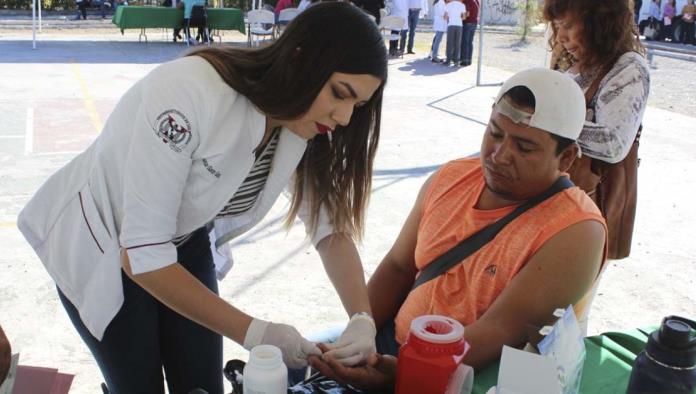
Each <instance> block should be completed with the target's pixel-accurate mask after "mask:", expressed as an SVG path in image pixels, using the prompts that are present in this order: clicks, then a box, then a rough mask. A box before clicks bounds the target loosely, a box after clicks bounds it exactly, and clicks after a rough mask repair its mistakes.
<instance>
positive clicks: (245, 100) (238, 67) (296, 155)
mask: <svg viewBox="0 0 696 394" xmlns="http://www.w3.org/2000/svg"><path fill="white" fill-rule="evenodd" d="M307 37H311V39H309V40H308V39H307ZM386 79H387V54H386V50H385V48H384V42H383V40H382V37H381V35H380V33H379V31H378V29H377V26H376V25H375V23H374V22H372V20H371V19H370V18H369V17H368V16H367V15H366V14H365V13H363V12H362V11H361V10H359V9H358V8H356V7H353V6H351V5H350V4H347V3H337V2H330V3H322V4H317V5H314V6H312V7H309V8H308V9H307V10H306V11H304V12H303V13H302V14H300V15H299V16H298V17H297V18H296V19H295V20H294V21H293V22H291V23H290V24H289V25H288V27H287V29H286V30H285V33H284V34H283V35H282V36H281V37H280V38H279V39H278V40H277V41H275V42H274V43H272V44H271V45H269V46H267V47H264V48H260V49H257V50H246V49H236V48H206V49H203V50H199V51H196V52H194V53H191V54H189V55H187V56H186V57H183V58H180V59H177V60H174V61H171V62H169V63H165V64H163V65H161V66H159V67H157V68H155V69H154V70H153V71H152V72H150V73H149V74H148V75H147V76H146V77H145V78H143V79H142V80H141V81H139V82H138V83H136V84H135V85H134V86H133V87H132V88H131V89H130V90H128V92H126V93H125V95H124V96H123V97H122V99H121V100H120V101H119V103H118V104H117V105H116V107H115V108H114V110H113V112H112V114H111V115H110V116H109V119H108V120H107V122H106V124H105V126H104V129H103V131H102V133H101V134H100V135H99V137H97V139H96V140H95V142H94V143H93V144H92V145H91V146H90V147H88V148H87V150H86V151H84V152H83V153H81V154H80V155H78V156H77V157H75V158H74V159H73V160H72V161H71V162H69V163H68V164H67V165H65V166H64V167H63V168H62V169H60V170H59V171H58V172H57V173H55V174H54V175H52V176H51V177H50V178H48V180H47V181H46V182H45V183H44V184H43V185H42V186H41V188H40V189H39V190H38V191H37V192H36V194H35V195H34V196H33V197H32V199H31V200H30V201H29V202H28V203H27V205H26V206H25V207H24V209H23V210H22V212H21V213H20V215H19V218H18V227H19V229H20V231H21V232H22V233H23V235H24V236H25V238H26V239H27V241H28V242H29V243H30V245H31V246H32V247H33V248H34V250H35V251H36V253H37V255H38V256H39V258H40V260H41V261H42V263H43V264H44V265H45V267H46V269H47V270H48V272H49V274H50V275H51V277H52V278H53V279H54V281H55V282H56V285H57V287H58V295H59V298H60V300H61V301H62V303H63V305H64V306H65V308H66V310H67V312H68V315H69V317H70V318H71V320H72V322H73V324H74V325H75V327H76V329H77V331H78V333H79V334H80V336H81V337H82V338H83V340H84V341H85V343H86V344H87V346H88V347H89V349H90V351H91V352H92V354H93V356H94V357H95V359H96V361H97V364H98V365H99V368H100V369H101V371H102V374H103V375H104V378H105V380H106V384H107V386H108V389H109V391H110V392H111V393H135V392H141V393H163V392H164V382H163V370H164V375H165V376H166V381H167V386H168V390H169V392H172V393H187V392H189V391H191V390H193V389H195V388H201V389H204V390H206V391H207V392H208V393H222V392H223V385H222V336H225V337H227V338H230V339H232V340H234V341H236V342H238V343H240V344H243V345H244V347H245V348H247V349H251V348H253V347H254V346H256V345H259V344H262V343H263V344H272V345H275V346H278V347H279V348H280V349H281V351H282V354H283V360H284V361H285V363H286V364H287V365H288V366H289V367H295V368H297V367H301V366H303V365H306V363H307V357H308V356H309V355H311V354H315V355H316V354H320V350H319V349H318V348H317V347H316V346H315V344H314V343H311V342H309V341H307V340H306V339H304V338H303V337H302V336H301V335H300V333H299V332H298V331H297V330H296V329H295V328H293V327H292V326H290V325H286V324H278V323H271V322H268V321H263V320H260V319H256V318H253V317H252V316H250V315H248V314H246V313H245V312H243V311H241V310H239V309H237V308H235V307H234V306H232V305H231V304H229V303H228V302H226V301H225V300H224V299H222V298H221V297H219V296H218V295H217V282H216V275H217V276H222V275H224V273H225V271H226V270H227V269H229V263H228V260H229V259H230V258H231V254H230V249H229V243H228V242H227V241H229V240H230V239H232V238H234V237H236V236H238V235H241V234H243V233H244V232H246V231H248V230H249V229H250V228H252V227H253V226H254V225H255V224H256V223H258V222H259V221H260V220H261V219H262V218H263V217H264V216H265V215H266V214H267V212H268V211H269V210H270V208H271V206H272V205H273V203H274V202H275V200H276V199H277V197H278V196H279V194H280V193H281V192H282V191H283V189H284V188H288V189H289V194H290V196H291V207H290V212H289V214H288V217H287V221H286V225H288V226H289V225H291V224H292V223H293V221H294V218H295V217H296V216H299V217H300V219H302V220H303V222H304V223H305V227H306V229H307V232H308V236H309V238H310V239H311V241H312V243H313V244H314V246H315V247H316V249H317V251H318V252H319V255H320V257H321V259H322V261H323V263H324V267H325V269H326V271H327V274H328V276H329V278H330V279H331V281H332V282H333V283H334V286H335V288H336V290H337V292H338V294H339V296H340V298H341V300H342V302H343V305H344V307H345V309H346V311H347V312H348V315H349V316H351V318H350V320H349V321H348V325H347V327H346V329H345V331H344V332H343V334H342V335H341V338H340V339H339V341H338V342H336V344H335V345H334V346H332V349H331V350H330V353H331V354H332V355H333V356H334V357H336V358H338V359H341V360H342V362H344V363H345V364H346V365H354V364H356V363H359V362H361V361H363V360H364V359H366V358H367V357H369V356H370V355H371V354H372V353H373V352H374V350H375V345H374V340H373V339H372V338H374V334H375V327H374V321H373V320H372V318H371V317H370V304H369V301H368V297H367V291H366V286H365V280H364V276H363V269H362V265H361V262H360V257H359V255H358V252H357V249H356V247H355V243H354V240H356V239H359V238H360V235H361V234H362V230H363V227H364V223H365V221H364V214H365V211H366V204H367V200H368V196H369V193H370V189H371V178H372V165H373V159H374V156H375V151H376V147H377V142H378V139H379V132H380V113H381V105H382V92H383V88H384V85H385V83H386ZM209 229H212V231H211V232H210V233H209V231H208V230H209ZM211 246H213V247H214V250H212V251H211ZM270 246H271V245H266V247H270ZM259 247H261V245H259ZM218 262H219V263H221V265H220V267H219V269H218V270H217V271H216V267H215V264H214V263H218ZM238 263H240V264H242V263H253V262H238ZM299 301H300V300H298V302H299ZM279 306H280V307H282V304H281V305H279Z"/></svg>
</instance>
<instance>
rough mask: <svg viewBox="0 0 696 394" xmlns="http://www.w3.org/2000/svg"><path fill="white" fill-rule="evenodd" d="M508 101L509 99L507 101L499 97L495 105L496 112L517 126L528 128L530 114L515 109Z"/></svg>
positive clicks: (504, 97) (530, 118)
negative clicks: (521, 125)
mask: <svg viewBox="0 0 696 394" xmlns="http://www.w3.org/2000/svg"><path fill="white" fill-rule="evenodd" d="M508 100H509V99H507V98H506V96H503V97H501V98H500V100H498V102H497V103H495V110H496V112H498V113H499V114H502V115H505V116H506V117H507V118H508V119H510V120H511V121H513V122H515V123H517V124H520V123H521V124H525V125H527V126H529V123H530V122H531V120H532V114H530V113H529V112H525V111H522V110H521V109H519V108H515V106H514V105H512V104H510V103H509V101H508Z"/></svg>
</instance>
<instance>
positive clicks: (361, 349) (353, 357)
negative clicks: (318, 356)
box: [326, 314, 377, 367]
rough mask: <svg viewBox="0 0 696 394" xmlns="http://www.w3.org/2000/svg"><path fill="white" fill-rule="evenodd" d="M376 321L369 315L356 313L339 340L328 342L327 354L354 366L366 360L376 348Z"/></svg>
mask: <svg viewBox="0 0 696 394" xmlns="http://www.w3.org/2000/svg"><path fill="white" fill-rule="evenodd" d="M375 334H377V328H376V327H375V321H374V320H372V318H371V317H370V316H368V315H362V314H360V315H354V316H353V317H352V318H351V319H350V321H349V322H348V326H347V327H346V329H345V330H344V331H343V334H341V336H340V337H339V338H338V341H336V342H334V343H331V344H327V345H326V347H327V348H328V349H329V351H328V352H326V354H328V355H331V357H333V358H334V359H335V360H336V361H338V362H340V363H341V364H343V365H345V366H348V367H352V366H354V365H355V364H358V363H360V362H361V361H363V360H366V359H367V358H368V357H370V355H372V353H374V352H375V351H377V349H376V348H375Z"/></svg>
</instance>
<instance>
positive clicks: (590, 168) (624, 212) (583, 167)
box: [568, 73, 643, 259]
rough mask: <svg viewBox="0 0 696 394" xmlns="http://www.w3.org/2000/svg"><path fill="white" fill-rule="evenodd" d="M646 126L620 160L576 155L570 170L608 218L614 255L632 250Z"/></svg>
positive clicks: (596, 83) (587, 95)
mask: <svg viewBox="0 0 696 394" xmlns="http://www.w3.org/2000/svg"><path fill="white" fill-rule="evenodd" d="M604 75H606V73H601V74H600V75H599V76H598V77H597V78H596V79H595V80H594V82H593V83H592V85H591V86H590V88H589V89H587V92H586V93H585V104H586V106H587V107H588V108H590V105H591V103H592V98H593V97H594V95H595V93H596V92H597V89H598V87H599V83H600V81H601V80H602V79H603V78H604ZM642 128H643V127H642V126H641V127H640V128H639V129H638V132H637V134H636V139H635V140H634V141H633V144H632V145H631V149H630V150H629V152H628V155H627V156H626V157H625V158H624V159H623V160H621V161H620V162H618V163H615V164H610V163H607V162H604V161H601V160H597V159H593V158H591V157H588V156H583V157H581V158H579V159H576V160H575V161H574V162H573V165H572V166H571V167H570V169H569V170H568V173H569V174H570V179H571V180H572V181H573V183H575V184H576V185H577V186H578V187H580V188H581V189H582V190H584V191H585V192H586V193H587V195H588V196H590V198H592V200H593V201H594V202H595V203H596V204H597V207H599V210H600V211H601V212H602V216H604V218H605V219H606V221H607V228H608V229H609V234H608V235H609V244H608V257H609V258H610V259H623V258H626V257H628V255H629V254H630V253H631V238H632V237H633V225H634V222H635V216H636V200H637V198H638V165H639V163H640V159H638V145H639V140H640V133H641V130H642Z"/></svg>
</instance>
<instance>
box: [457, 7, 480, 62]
mask: <svg viewBox="0 0 696 394" xmlns="http://www.w3.org/2000/svg"><path fill="white" fill-rule="evenodd" d="M462 2H463V3H464V5H465V6H466V11H467V14H466V19H464V20H463V21H462V22H463V25H464V26H463V29H462V44H461V45H462V47H461V51H460V57H461V59H460V60H461V63H460V65H461V66H464V67H466V66H470V65H471V56H472V54H473V52H474V34H476V24H477V23H478V17H479V8H480V1H479V0H462Z"/></svg>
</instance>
